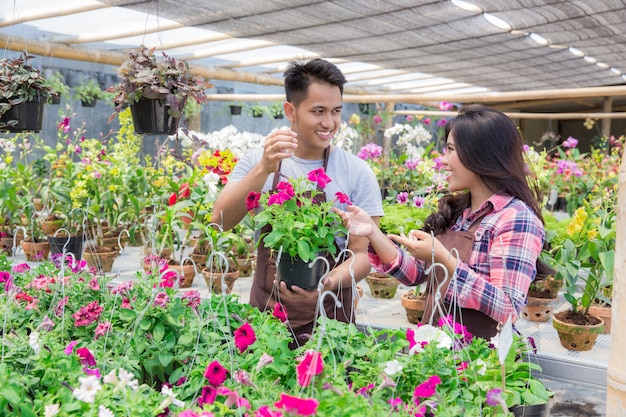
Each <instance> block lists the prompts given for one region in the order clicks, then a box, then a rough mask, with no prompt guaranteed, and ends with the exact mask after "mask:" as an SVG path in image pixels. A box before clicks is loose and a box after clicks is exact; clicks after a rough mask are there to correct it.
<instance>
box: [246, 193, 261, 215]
mask: <svg viewBox="0 0 626 417" xmlns="http://www.w3.org/2000/svg"><path fill="white" fill-rule="evenodd" d="M260 200H261V193H257V192H256V191H251V192H250V194H248V197H246V209H247V210H248V211H250V210H254V209H256V208H259V207H260V206H259V201H260Z"/></svg>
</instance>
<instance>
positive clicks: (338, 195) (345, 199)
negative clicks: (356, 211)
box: [335, 191, 352, 205]
mask: <svg viewBox="0 0 626 417" xmlns="http://www.w3.org/2000/svg"><path fill="white" fill-rule="evenodd" d="M335 198H336V199H337V201H339V202H340V203H341V204H348V205H352V202H351V201H350V197H348V195H347V194H344V193H342V192H341V191H337V192H336V193H335Z"/></svg>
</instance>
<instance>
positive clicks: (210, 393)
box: [198, 385, 217, 407]
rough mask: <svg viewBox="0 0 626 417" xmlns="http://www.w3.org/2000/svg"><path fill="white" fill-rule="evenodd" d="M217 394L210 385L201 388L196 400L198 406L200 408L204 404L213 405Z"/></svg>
mask: <svg viewBox="0 0 626 417" xmlns="http://www.w3.org/2000/svg"><path fill="white" fill-rule="evenodd" d="M216 396H217V393H216V391H215V388H213V387H212V386H210V385H205V386H204V387H202V393H201V394H200V398H198V405H199V406H200V407H202V406H203V405H204V404H213V403H214V402H215V397H216Z"/></svg>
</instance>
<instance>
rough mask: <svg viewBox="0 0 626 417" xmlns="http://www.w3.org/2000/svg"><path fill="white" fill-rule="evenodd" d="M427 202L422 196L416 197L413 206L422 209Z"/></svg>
mask: <svg viewBox="0 0 626 417" xmlns="http://www.w3.org/2000/svg"><path fill="white" fill-rule="evenodd" d="M425 202H426V199H425V198H424V197H422V196H419V195H416V196H414V197H413V206H415V207H417V208H422V207H424V203H425Z"/></svg>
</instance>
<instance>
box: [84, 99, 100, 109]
mask: <svg viewBox="0 0 626 417" xmlns="http://www.w3.org/2000/svg"><path fill="white" fill-rule="evenodd" d="M96 101H98V100H97V99H95V98H92V99H91V100H82V99H81V100H80V104H81V105H82V106H83V107H96Z"/></svg>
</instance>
